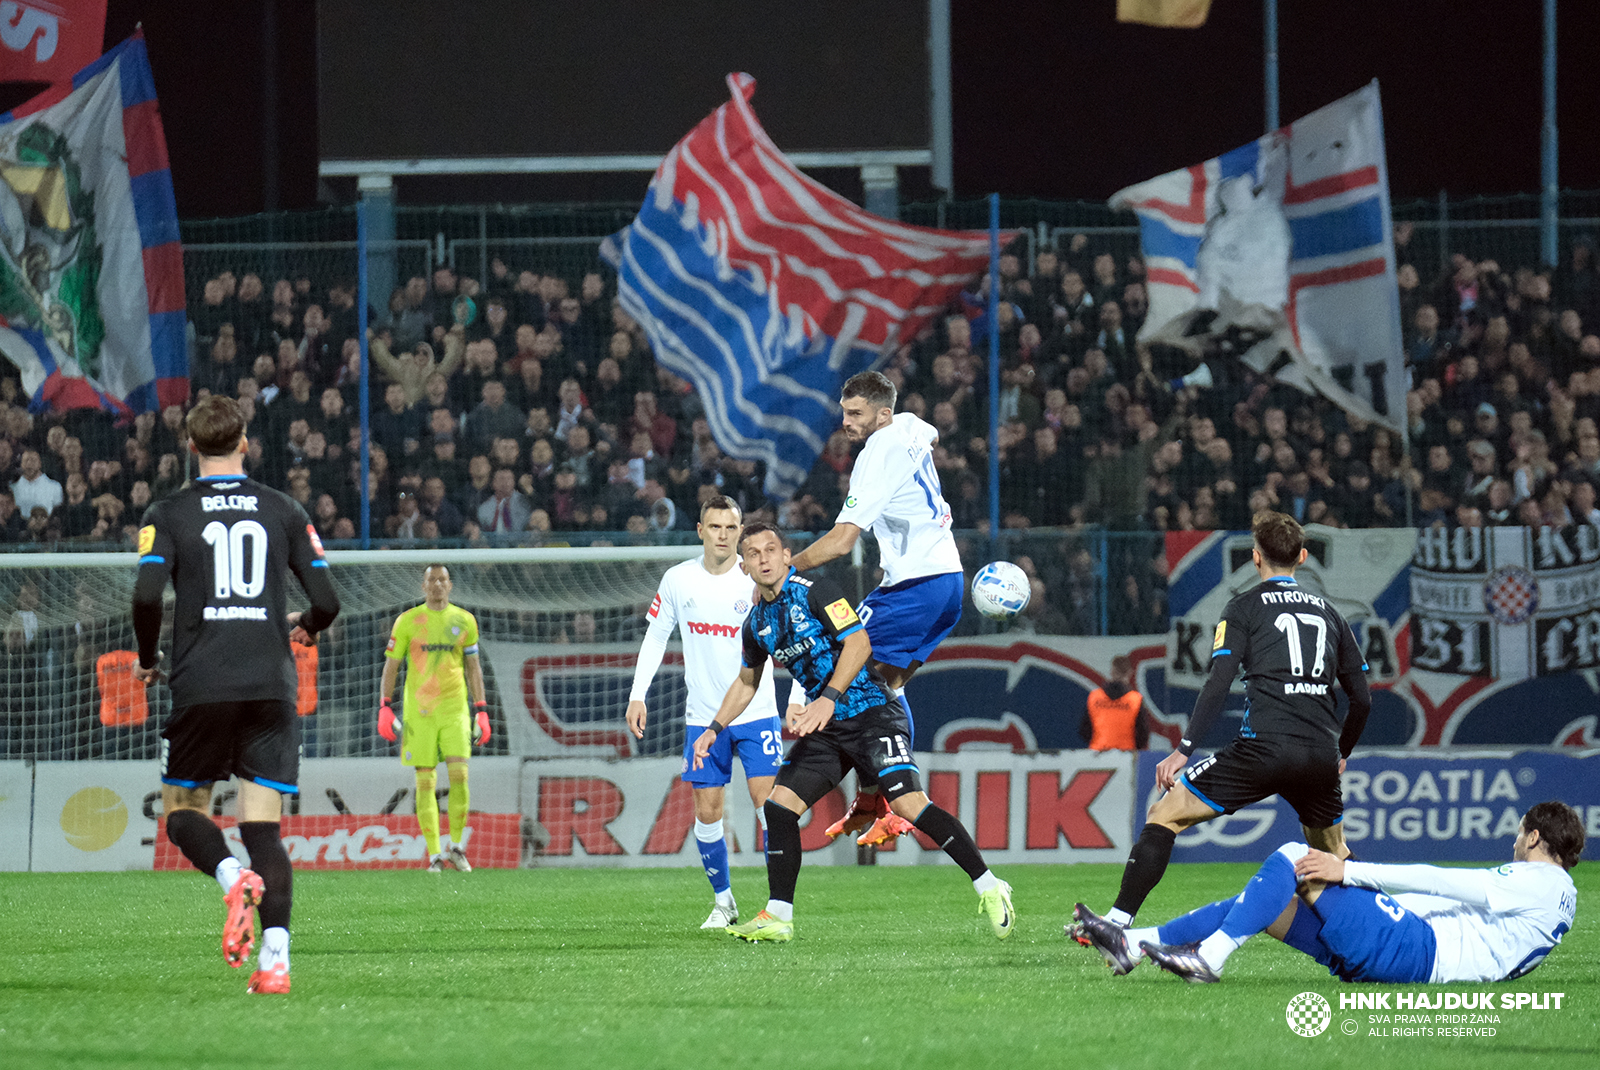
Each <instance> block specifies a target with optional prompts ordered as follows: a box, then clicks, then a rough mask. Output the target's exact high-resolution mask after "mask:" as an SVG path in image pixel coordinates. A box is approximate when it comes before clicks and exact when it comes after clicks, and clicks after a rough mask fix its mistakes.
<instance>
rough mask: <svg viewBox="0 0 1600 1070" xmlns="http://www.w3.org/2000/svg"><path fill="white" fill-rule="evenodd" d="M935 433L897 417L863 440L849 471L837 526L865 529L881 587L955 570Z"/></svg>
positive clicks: (908, 417)
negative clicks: (879, 566) (934, 447)
mask: <svg viewBox="0 0 1600 1070" xmlns="http://www.w3.org/2000/svg"><path fill="white" fill-rule="evenodd" d="M938 434H939V433H938V432H937V431H936V430H935V429H934V427H933V425H932V424H929V423H926V422H924V421H923V420H920V419H918V418H917V416H916V415H914V414H913V413H909V412H902V413H900V414H899V415H898V416H896V417H895V418H894V422H893V423H891V424H889V425H888V426H887V427H881V428H879V429H878V430H877V431H874V432H873V433H872V434H871V435H870V436H868V438H867V441H866V445H864V446H863V447H862V448H861V454H860V456H858V457H857V458H856V463H855V467H854V468H852V469H851V470H850V494H849V496H848V497H847V498H845V502H844V508H843V509H842V510H840V512H839V518H838V523H841V524H854V525H855V526H856V527H858V528H862V529H868V528H870V529H871V531H872V534H873V536H874V537H876V538H877V540H878V559H879V561H880V563H881V564H882V565H883V582H882V584H881V585H882V586H884V587H893V586H896V585H897V584H901V583H904V582H905V581H907V580H914V579H919V578H921V577H923V576H940V575H943V574H944V573H946V572H960V571H961V554H960V552H959V551H958V550H957V549H956V540H955V537H954V536H952V535H951V534H950V522H951V521H950V506H949V505H948V504H946V502H945V500H944V492H943V491H942V489H941V488H940V486H939V472H938V470H937V469H936V468H934V466H933V450H932V445H933V443H934V442H935V441H937V440H938Z"/></svg>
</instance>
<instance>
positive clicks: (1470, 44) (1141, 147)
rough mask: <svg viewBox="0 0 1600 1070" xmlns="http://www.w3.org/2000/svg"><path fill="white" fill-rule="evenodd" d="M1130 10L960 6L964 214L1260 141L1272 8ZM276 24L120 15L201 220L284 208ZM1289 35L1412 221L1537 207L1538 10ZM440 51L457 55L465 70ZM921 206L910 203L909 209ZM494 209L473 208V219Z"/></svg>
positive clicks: (304, 69)
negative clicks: (270, 67)
mask: <svg viewBox="0 0 1600 1070" xmlns="http://www.w3.org/2000/svg"><path fill="white" fill-rule="evenodd" d="M276 7H277V12H278V44H279V49H278V63H277V86H278V100H279V109H278V128H279V137H278V139H277V143H278V163H279V166H278V171H277V175H278V180H277V186H278V190H277V202H278V204H279V205H280V206H281V207H286V208H293V207H310V206H313V205H314V204H315V203H316V195H317V180H316V162H317V161H316V144H317V139H316V63H315V47H316V32H315V15H314V5H313V4H312V3H311V0H277V4H276ZM1114 8H1115V3H1114V0H1008V2H1006V3H1003V4H996V3H994V2H992V0H989V2H984V0H954V2H953V23H954V25H953V28H952V37H953V40H954V42H955V49H954V57H953V61H954V97H955V153H956V158H955V171H956V186H957V194H958V196H963V197H971V196H976V195H978V194H981V193H986V192H988V191H990V190H999V191H1000V192H1001V193H1003V194H1006V195H1009V196H1032V197H1043V198H1051V199H1075V198H1086V199H1100V198H1103V197H1105V196H1106V195H1108V194H1110V193H1111V192H1113V191H1114V190H1116V189H1118V188H1120V187H1122V186H1124V185H1127V184H1129V183H1132V182H1136V181H1139V180H1141V179H1145V178H1149V177H1151V176H1152V175H1155V174H1158V173H1160V172H1162V171H1167V170H1171V169H1173V168H1175V167H1180V166H1184V165H1187V164H1190V163H1195V162H1198V161H1200V160H1202V159H1205V158H1207V157H1209V156H1214V155H1216V154H1218V153H1219V152H1222V151H1225V150H1227V149H1230V148H1233V147H1234V146H1236V145H1239V144H1241V143H1243V142H1245V141H1247V140H1249V139H1251V138H1253V137H1256V136H1258V135H1259V134H1260V133H1261V131H1262V125H1263V115H1264V111H1263V104H1262V64H1261V50H1262V4H1261V2H1260V0H1214V3H1213V5H1212V13H1211V18H1210V21H1209V23H1208V24H1207V25H1206V26H1205V27H1204V28H1202V29H1200V30H1193V31H1185V30H1157V29H1152V28H1147V27H1139V26H1122V25H1119V24H1118V23H1116V22H1115V20H1114V16H1113V12H1114ZM262 10H263V2H262V0H236V2H230V3H216V2H214V0H209V2H204V3H201V2H194V0H110V3H109V10H108V16H107V27H106V39H107V41H109V42H115V41H118V40H121V39H122V38H123V37H125V36H127V34H128V33H129V32H131V30H132V28H133V26H134V24H135V23H137V22H141V21H142V22H143V23H144V27H145V33H146V37H147V39H148V43H149V49H150V56H151V62H152V65H153V66H154V68H155V76H156V86H157V90H158V92H159V94H160V98H161V110H162V114H163V116H164V119H165V123H166V132H167V140H168V145H169V148H170V152H171V156H172V165H173V173H174V179H175V183H176V188H177V196H178V210H179V213H180V214H181V215H183V216H184V217H186V218H201V217H209V216H220V215H236V214H241V213H247V212H253V211H259V210H260V209H262V208H263V207H265V205H266V203H267V194H266V183H265V181H264V178H263V160H264V158H265V153H264V151H263V127H262V115H263V108H262V106H261V101H262V92H263V73H264V69H265V64H264V61H263V48H262V25H263V20H262ZM573 10H581V5H580V6H579V7H577V8H574V9H573ZM1559 17H1560V26H1561V47H1560V70H1561V81H1560V120H1561V126H1562V130H1561V184H1562V186H1563V187H1565V188H1574V189H1595V188H1600V137H1597V136H1595V135H1596V133H1597V125H1600V124H1597V118H1596V116H1597V115H1600V108H1597V107H1596V105H1595V103H1594V102H1596V101H1600V64H1596V63H1594V62H1593V56H1594V55H1595V53H1596V49H1597V48H1600V4H1595V3H1593V2H1592V0H1563V2H1562V3H1561V9H1560V16H1559ZM1280 20H1281V28H1280V55H1281V67H1282V75H1281V100H1282V105H1281V107H1282V116H1283V118H1284V120H1285V121H1287V120H1290V119H1293V118H1295V117H1297V116H1299V115H1302V114H1304V113H1306V112H1308V111H1311V110H1313V109H1315V108H1317V107H1320V106H1321V105H1323V104H1325V103H1327V102H1329V101H1331V100H1333V99H1334V98H1336V97H1338V96H1341V95H1343V94H1345V93H1347V92H1350V91H1352V90H1354V89H1356V88H1358V87H1359V86H1361V85H1363V84H1365V83H1366V82H1367V81H1368V80H1370V79H1372V78H1374V77H1376V78H1378V79H1379V81H1380V83H1381V85H1382V88H1383V101H1384V120H1385V127H1386V132H1387V139H1388V150H1389V170H1390V179H1391V186H1392V191H1393V194H1394V197H1395V198H1396V199H1397V200H1402V199H1406V198H1410V197H1417V196H1432V195H1434V194H1436V193H1437V192H1438V190H1439V189H1441V188H1446V189H1448V190H1450V191H1451V192H1452V193H1453V194H1473V193H1508V192H1526V193H1531V192H1535V191H1537V189H1538V184H1539V127H1540V122H1541V68H1540V64H1541V41H1542V30H1541V24H1540V5H1539V4H1537V3H1534V2H1532V0H1526V2H1523V3H1517V4H1507V3H1503V2H1495V0H1406V2H1405V3H1384V4H1377V3H1371V2H1370V0H1320V2H1318V3H1307V2H1304V0H1301V2H1295V0H1285V2H1284V3H1283V4H1282V13H1281V16H1280ZM421 44H422V47H432V48H434V49H436V50H438V51H440V52H441V55H443V54H444V52H445V50H446V49H447V48H448V45H441V44H440V43H437V42H436V43H433V44H431V45H430V44H427V43H421ZM0 93H3V90H0ZM15 101H16V98H15V96H12V97H11V98H10V99H6V100H0V106H5V107H9V106H10V105H11V104H13V103H15ZM644 182H645V176H633V177H631V178H629V179H628V180H627V181H626V182H624V183H623V184H622V185H620V186H618V185H616V184H613V185H610V186H604V185H601V186H590V187H585V188H580V189H578V190H577V191H576V192H577V194H578V195H583V194H585V193H589V194H590V195H598V194H604V195H607V196H610V197H616V196H618V195H620V194H624V193H626V191H627V190H628V189H629V188H630V186H631V185H633V184H636V185H637V187H638V189H639V190H640V191H642V189H643V185H644ZM917 185H918V183H917V182H916V181H915V180H913V181H912V182H910V183H908V187H907V193H908V194H910V195H914V193H915V189H916V187H917ZM431 192H433V193H434V194H435V195H438V194H439V193H440V192H443V191H439V190H437V189H434V190H432V191H431ZM485 192H486V188H485V187H482V186H478V187H473V188H468V189H463V190H458V191H456V194H457V196H458V197H459V198H460V199H462V200H475V199H481V198H482V197H483V196H484V194H485ZM487 192H494V191H487ZM846 192H853V191H850V190H846ZM407 194H408V191H407V190H405V189H404V188H403V189H402V197H403V198H406V197H407ZM474 195H476V196H474ZM415 196H416V195H415V194H414V193H413V194H411V197H415Z"/></svg>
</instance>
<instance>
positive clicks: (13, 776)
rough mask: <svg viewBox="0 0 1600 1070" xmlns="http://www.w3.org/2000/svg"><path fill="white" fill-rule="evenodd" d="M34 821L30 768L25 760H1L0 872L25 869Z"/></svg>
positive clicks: (31, 771)
mask: <svg viewBox="0 0 1600 1070" xmlns="http://www.w3.org/2000/svg"><path fill="white" fill-rule="evenodd" d="M32 824H33V770H32V769H30V768H29V767H28V763H27V762H0V873H6V872H21V871H24V870H26V869H27V868H28V831H29V829H30V827H31V826H32Z"/></svg>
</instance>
